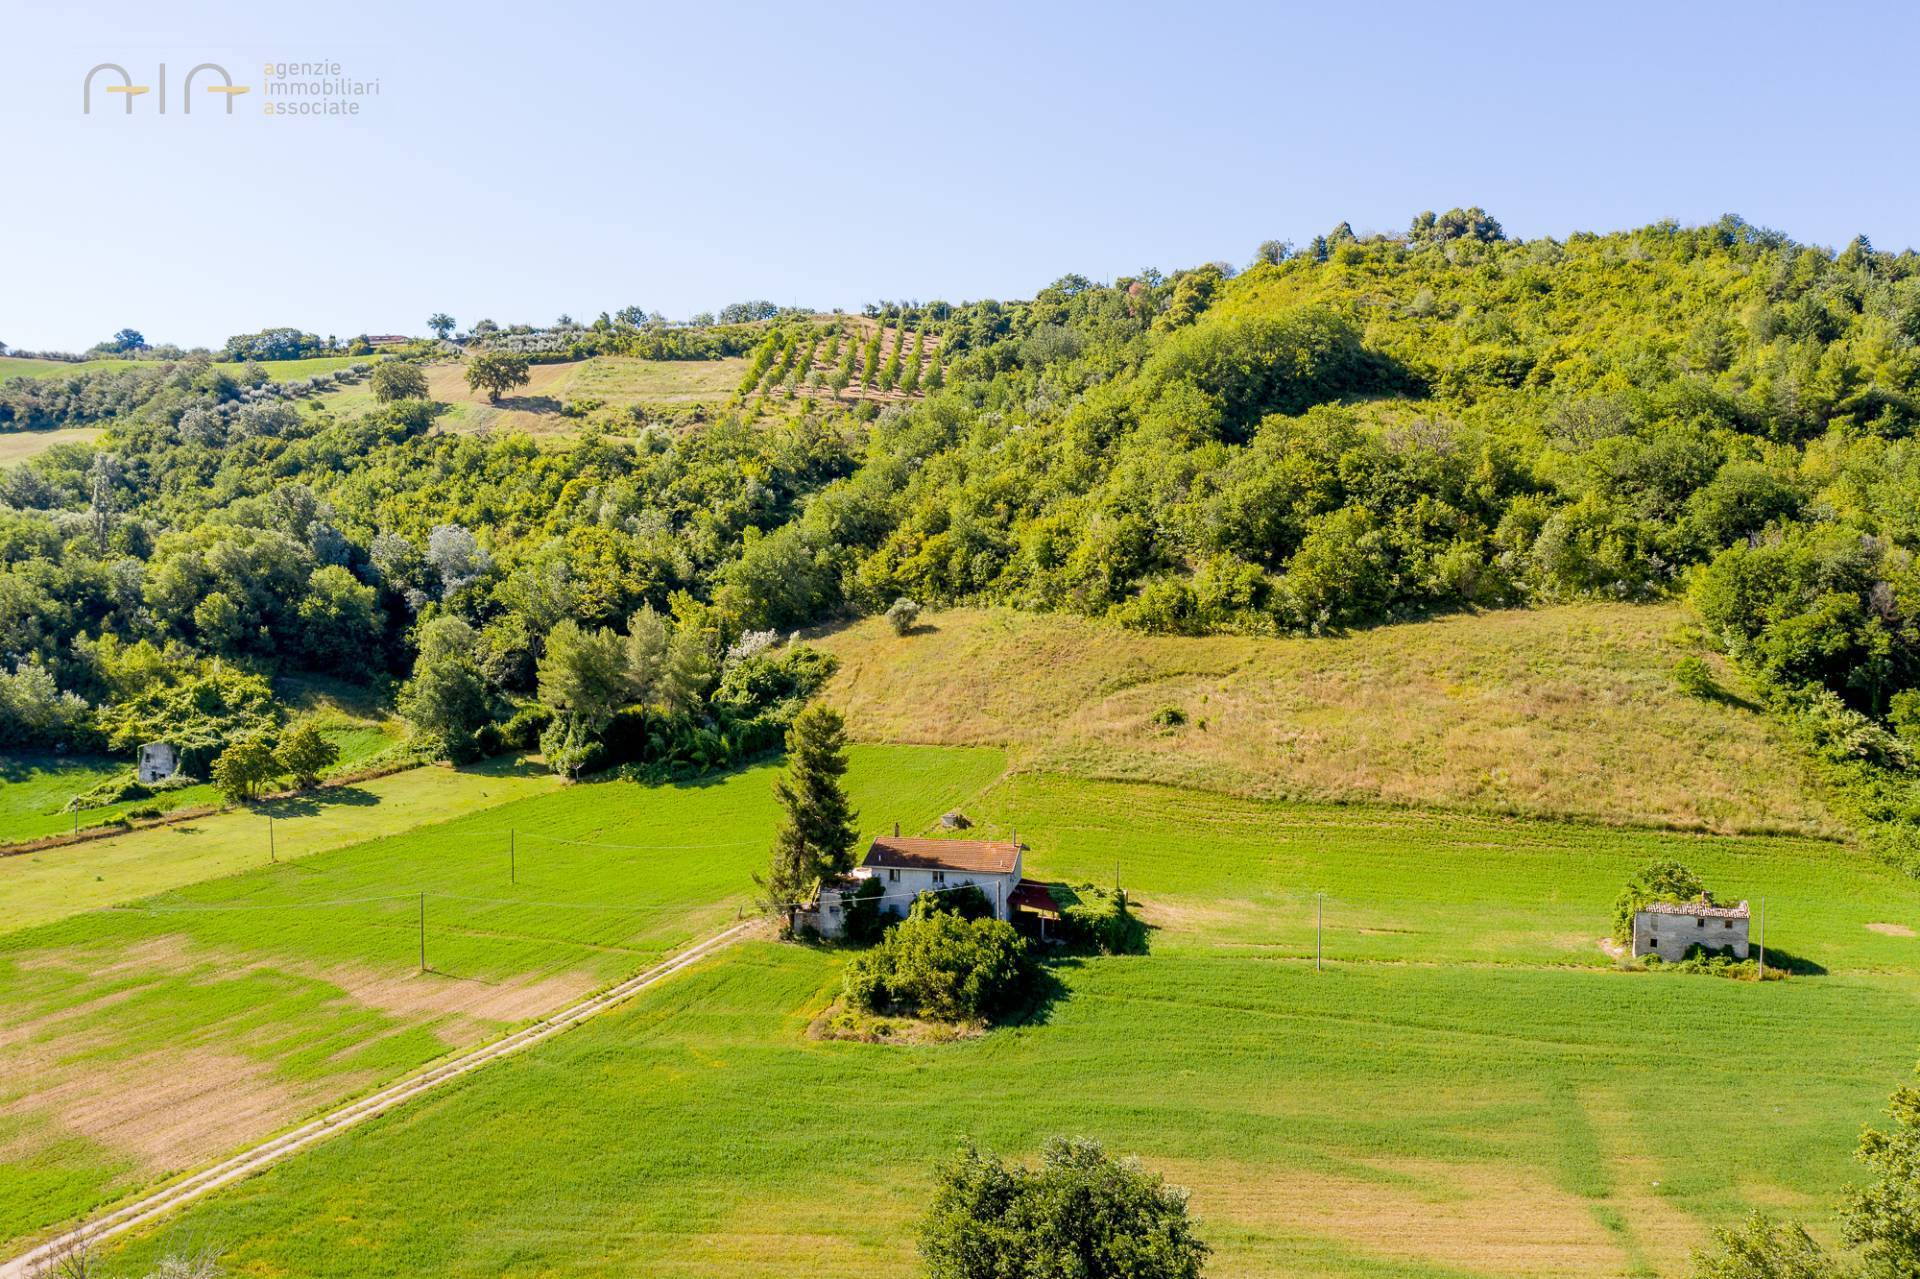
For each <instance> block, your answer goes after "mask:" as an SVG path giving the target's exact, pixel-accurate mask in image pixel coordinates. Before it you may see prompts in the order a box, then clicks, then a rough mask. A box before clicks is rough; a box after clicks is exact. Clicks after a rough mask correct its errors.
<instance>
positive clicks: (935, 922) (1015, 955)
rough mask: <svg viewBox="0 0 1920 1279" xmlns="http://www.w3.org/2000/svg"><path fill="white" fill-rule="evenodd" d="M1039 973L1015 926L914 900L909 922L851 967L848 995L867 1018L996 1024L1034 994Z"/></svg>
mask: <svg viewBox="0 0 1920 1279" xmlns="http://www.w3.org/2000/svg"><path fill="white" fill-rule="evenodd" d="M1038 976H1039V970H1038V967H1037V966H1036V965H1035V963H1034V961H1033V958H1032V956H1031V955H1030V954H1029V953H1028V950H1027V944H1026V942H1025V941H1024V940H1022V938H1021V937H1020V935H1019V934H1018V933H1016V932H1014V930H1013V926H1012V925H1011V924H1008V923H1006V922H1005V921H1003V920H998V919H990V918H989V919H968V918H965V917H963V916H961V915H959V914H955V913H953V912H952V911H951V910H944V909H933V908H930V907H929V905H928V904H926V903H924V902H915V903H914V907H913V910H912V911H911V912H910V913H909V914H908V916H907V918H906V919H904V920H902V921H901V922H900V923H898V924H895V925H894V926H893V927H892V928H890V929H888V930H887V933H886V936H885V937H884V938H883V939H882V940H881V942H880V944H879V945H878V946H875V947H874V948H873V949H872V950H868V951H863V952H861V953H860V954H858V955H856V956H854V957H853V959H852V960H850V961H849V962H848V964H847V967H846V972H845V976H844V979H843V985H842V993H843V995H844V997H845V999H846V1000H847V1002H848V1004H850V1005H851V1006H853V1007H855V1008H858V1009H861V1010H863V1011H867V1012H874V1013H891V1014H898V1015H902V1016H910V1017H926V1018H929V1019H932V1020H936V1021H993V1020H995V1019H997V1018H999V1017H1003V1016H1005V1015H1006V1014H1008V1013H1010V1012H1013V1011H1015V1010H1016V1009H1018V1008H1020V1007H1023V1006H1024V1005H1025V1004H1026V1003H1027V1002H1028V1001H1029V1000H1031V999H1032V998H1033V996H1034V994H1035V991H1036V986H1037V982H1038Z"/></svg>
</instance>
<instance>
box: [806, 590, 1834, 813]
mask: <svg viewBox="0 0 1920 1279" xmlns="http://www.w3.org/2000/svg"><path fill="white" fill-rule="evenodd" d="M1684 620H1685V619H1684V614H1683V613H1682V612H1681V610H1680V608H1679V607H1678V606H1677V605H1641V606H1635V605H1606V604H1591V605H1576V606H1567V607H1559V608H1549V609H1535V610H1510V611H1503V612H1494V613H1484V614H1477V615H1458V616H1453V617H1445V618H1440V619H1437V620H1433V621H1427V622H1419V623H1408V624H1403V625H1397V626H1388V627H1380V628H1376V629H1373V630H1368V631H1359V632H1354V633H1352V634H1348V635H1344V636H1337V637H1327V638H1319V639H1304V638H1289V639H1254V638H1244V637H1236V636H1215V637H1207V638H1200V639H1190V638H1179V637H1170V636H1153V635H1143V634H1138V633H1135V632H1130V631H1125V630H1121V629H1119V628H1117V627H1112V626H1108V625H1105V624H1102V623H1097V622H1091V621H1087V620H1085V619H1081V618H1074V617H1068V616H1060V615H1032V614H1022V613H1016V612H1012V611H1009V610H997V609H996V610H956V611H953V612H948V613H942V614H938V615H935V616H932V617H931V618H929V619H928V622H927V624H926V625H924V626H923V627H922V628H920V629H919V630H918V631H916V632H915V633H914V634H913V635H910V636H907V637H905V638H901V637H896V636H895V635H894V634H893V633H892V631H891V630H890V629H889V628H888V627H887V625H886V623H885V622H884V620H882V619H879V618H869V619H867V620H865V621H862V622H860V623H858V624H856V625H854V626H851V627H848V628H846V629H843V630H840V631H837V632H835V633H831V634H828V635H825V636H823V637H821V639H820V641H819V642H820V643H821V645H822V646H823V647H825V648H827V649H829V650H831V651H832V652H834V653H835V654H836V655H837V656H838V657H839V658H840V660H841V669H840V671H839V673H838V674H837V675H836V676H835V678H834V680H833V682H832V684H831V685H830V686H829V689H828V694H827V696H828V698H829V700H830V701H832V702H833V703H834V704H836V705H837V706H839V707H841V708H842V709H844V710H845V711H846V713H847V715H848V717H849V721H850V725H851V728H852V731H853V732H854V734H855V735H856V736H858V737H860V738H863V739H866V740H874V741H895V742H908V743H925V744H935V745H996V746H1005V747H1009V748H1011V749H1012V750H1013V751H1014V753H1015V758H1016V761H1017V762H1018V764H1019V765H1020V766H1021V767H1025V768H1030V769H1041V770H1051V771H1059V772H1066V773H1072V774H1075V775H1078V776H1087V777H1099V778H1107V779H1112V780H1119V781H1150V782H1161V783H1166V784H1170V785H1175V786H1184V787H1190V788H1197V789H1202V790H1212V791H1222V792H1226V793H1228V794H1234V795H1240V796H1246V797H1251V798H1267V799H1318V800H1335V801H1371V802H1386V803H1392V804H1401V805H1409V806H1418V807H1429V808H1446V809H1464V810H1469V811H1493V812H1501V813H1517V814H1526V815H1531V816H1545V817H1564V818H1574V819H1579V820H1584V821H1597V822H1603V823H1608V824H1631V825H1652V826H1663V827H1672V828H1676V829H1683V830H1700V831H1710V832H1714V833H1748V834H1757V833H1791V834H1801V835H1818V836H1829V837H1835V836H1839V835H1842V834H1844V831H1843V829H1842V828H1841V827H1840V825H1839V823H1838V822H1837V821H1836V820H1835V819H1834V818H1833V817H1832V816H1831V815H1830V814H1829V813H1828V811H1827V809H1826V807H1825V805H1824V804H1823V803H1822V802H1821V800H1820V799H1819V797H1818V794H1817V792H1816V790H1815V788H1814V786H1813V784H1812V782H1811V781H1810V780H1809V778H1808V776H1807V773H1806V769H1805V767H1804V765H1803V763H1802V761H1801V759H1800V757H1799V756H1798V755H1797V754H1796V752H1795V751H1794V750H1793V748H1792V747H1791V746H1790V744H1789V743H1787V742H1786V741H1785V739H1784V738H1783V736H1782V735H1781V734H1780V733H1779V732H1778V730H1777V729H1776V728H1775V727H1774V726H1773V725H1772V724H1771V723H1769V721H1768V720H1767V719H1766V717H1765V715H1764V714H1763V713H1762V712H1761V711H1760V710H1759V709H1758V708H1756V707H1752V706H1749V705H1746V704H1743V703H1741V702H1739V701H1737V700H1726V701H1704V700H1701V699H1698V698H1693V697H1688V696H1686V695H1684V694H1682V693H1681V692H1680V691H1679V690H1678V689H1677V688H1676V687H1675V685H1674V681H1673V678H1672V667H1673V663H1674V661H1675V660H1676V659H1677V658H1678V657H1679V656H1681V655H1682V654H1683V653H1685V652H1687V651H1688V650H1687V649H1686V648H1684V647H1682V646H1681V645H1679V644H1677V643H1675V642H1674V641H1673V640H1671V639H1670V638H1669V636H1670V635H1672V634H1673V633H1674V632H1675V631H1676V630H1677V629H1678V628H1679V627H1680V626H1681V625H1682V624H1683V623H1684ZM1719 673H1720V675H1721V678H1722V680H1723V682H1724V683H1725V684H1726V685H1728V686H1733V687H1737V686H1738V680H1737V678H1736V677H1735V676H1734V675H1732V673H1731V672H1728V671H1726V670H1725V669H1722V670H1721V671H1720V672H1719ZM1165 707H1174V708H1177V709H1179V710H1180V711H1181V712H1182V713H1183V714H1184V716H1185V717H1186V723H1185V724H1184V725H1182V726H1179V727H1176V728H1166V727H1162V726H1160V725H1158V724H1156V722H1155V716H1156V715H1157V714H1158V713H1159V712H1160V711H1161V710H1162V708H1165Z"/></svg>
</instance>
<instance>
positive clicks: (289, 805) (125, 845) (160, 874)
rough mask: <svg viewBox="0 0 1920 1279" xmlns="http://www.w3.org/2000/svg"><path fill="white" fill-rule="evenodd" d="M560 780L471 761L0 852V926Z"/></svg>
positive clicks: (212, 874)
mask: <svg viewBox="0 0 1920 1279" xmlns="http://www.w3.org/2000/svg"><path fill="white" fill-rule="evenodd" d="M560 785H561V783H560V780H559V779H558V778H555V777H553V776H552V775H551V774H548V773H546V772H544V771H543V770H540V769H537V768H535V767H533V766H531V765H529V764H526V763H523V762H520V761H517V760H492V761H488V762H487V763H485V764H481V765H478V766H476V767H473V768H463V769H451V768H440V767H427V768H414V769H409V770H407V771H406V772H403V773H394V774H391V775H390V776H387V777H381V778H376V779H374V780H373V781H369V782H361V783H357V784H355V785H350V786H339V787H330V788H327V789H323V790H319V791H315V792H312V793H310V794H307V795H302V796H298V797H295V798H292V799H285V800H276V801H274V802H272V803H267V804H259V805H256V806H254V807H251V808H244V809H234V810H231V811H228V812H224V813H215V814H212V815H210V816H207V817H201V818H195V819H192V820H190V821H186V822H182V823H180V824H178V825H172V826H154V827H149V828H146V829H143V830H136V831H131V832H129V833H127V834H125V835H118V836H114V837H112V838H109V839H99V840H90V841H88V842H86V843H81V844H73V845H68V846H65V847H59V848H48V849H44V850H42V851H40V852H36V853H23V854H19V855H17V856H11V857H0V905H4V910H0V920H4V921H5V922H4V924H0V931H8V930H13V929H20V928H27V927H31V926H33V925H35V924H43V923H47V922H49V921H51V920H56V919H64V918H66V917H68V916H70V915H75V914H79V913H80V912H82V911H88V910H94V909H97V908H99V907H102V906H113V905H117V904H120V903H122V902H129V901H133V900H135V899H137V898H141V897H146V896H149V895H151V894H153V893H160V892H165V891H167V890H169V889H173V888H178V887H181V886H183V885H186V884H193V883H198V882H200V881H202V880H207V879H213V878H216V877H219V876H223V875H231V874H234V873H236V872H239V871H245V870H252V869H255V868H258V867H260V866H263V865H266V864H267V863H268V860H269V848H268V844H269V831H268V827H269V823H271V827H272V836H271V842H272V845H273V855H274V856H276V857H278V859H279V860H282V861H289V862H290V861H296V860H298V859H300V858H304V857H310V856H312V855H313V854H315V853H321V852H325V851H327V850H329V849H334V848H339V847H342V846H344V845H347V844H353V843H358V842H360V841H361V840H366V839H373V838H377V837H380V836H385V835H394V834H398V833H400V832H402V831H405V830H409V829H411V828H413V827H416V826H421V825H424V824H426V823H429V822H436V821H441V820H443V819H444V818H445V817H446V816H447V814H449V813H452V812H462V811H471V810H474V809H478V808H486V807H490V806H493V805H497V804H505V803H508V802H510V801H512V800H516V799H521V798H524V797H526V796H529V795H538V794H543V793H546V792H549V791H552V790H555V789H558V788H559V786H560Z"/></svg>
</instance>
